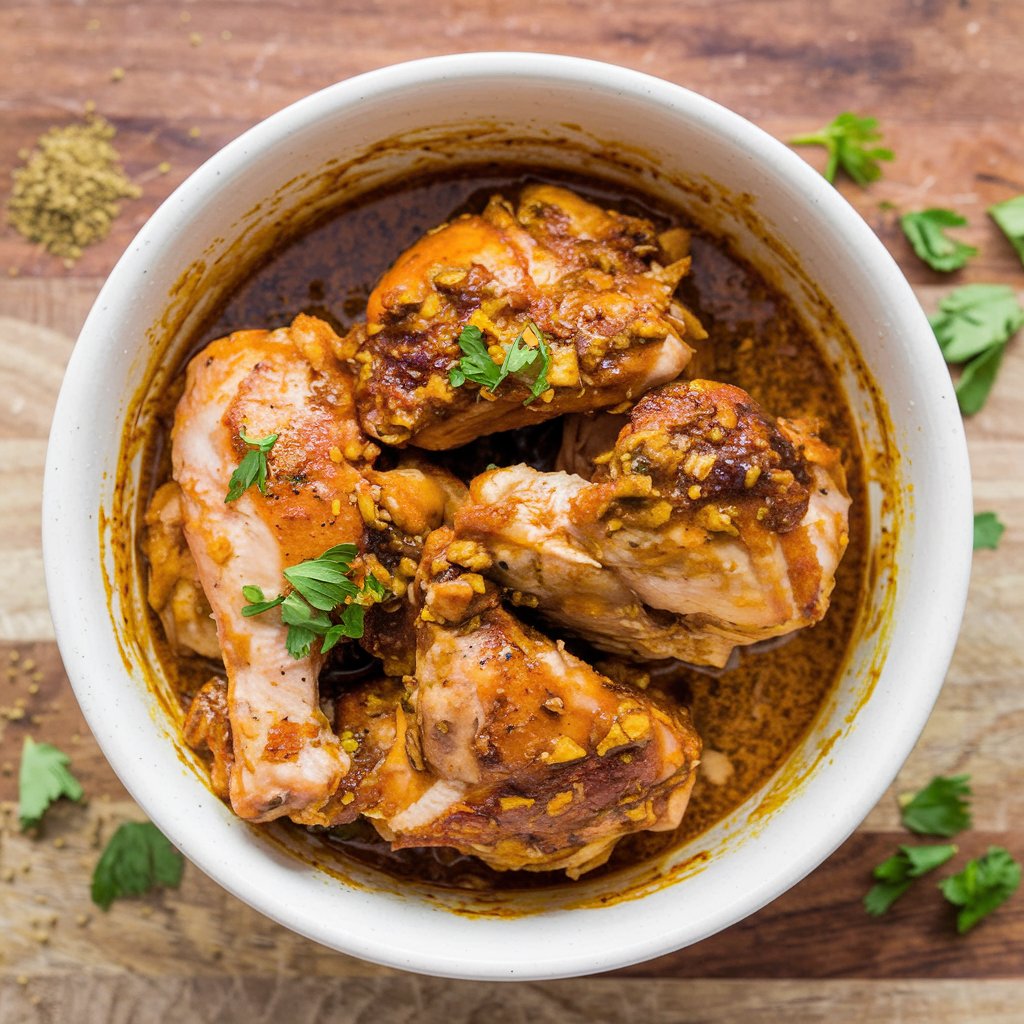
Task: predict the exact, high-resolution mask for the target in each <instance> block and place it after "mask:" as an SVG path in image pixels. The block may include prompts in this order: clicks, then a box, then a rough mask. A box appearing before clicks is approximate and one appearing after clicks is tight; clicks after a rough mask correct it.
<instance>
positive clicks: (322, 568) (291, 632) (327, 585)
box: [242, 544, 390, 658]
mask: <svg viewBox="0 0 1024 1024" xmlns="http://www.w3.org/2000/svg"><path fill="white" fill-rule="evenodd" d="M358 553H359V549H358V548H357V547H356V546H355V544H335V546H334V547H332V548H328V550H327V551H325V552H324V553H323V554H322V555H320V556H319V557H317V558H310V559H307V560H306V561H305V562H299V564H298V565H292V566H289V567H288V568H287V569H285V570H284V577H285V579H286V580H287V581H288V582H289V583H290V584H291V585H292V588H293V589H292V590H291V592H290V593H288V594H287V595H285V594H281V595H278V596H277V597H275V598H274V599H273V600H272V601H268V600H266V599H265V597H264V594H263V591H262V590H261V589H260V588H259V587H256V586H251V585H250V586H245V587H242V596H243V597H244V598H245V599H246V600H247V601H249V602H252V603H250V604H248V605H246V606H245V607H244V608H243V609H242V614H243V615H245V616H250V615H260V614H262V613H263V612H266V611H269V610H270V609H271V608H276V607H277V606H278V605H280V606H281V621H282V622H283V623H284V624H285V625H286V626H287V627H288V634H287V636H286V638H285V648H286V650H287V651H288V653H289V654H290V655H291V656H292V657H293V658H308V657H309V652H310V651H311V650H312V649H313V642H314V641H315V640H316V638H317V637H321V638H322V643H321V647H320V650H321V653H323V654H326V653H327V652H328V651H329V650H330V649H331V648H332V647H334V646H335V645H336V644H337V643H338V641H339V640H340V639H341V638H342V637H350V638H352V639H358V638H359V637H361V636H362V635H363V619H364V616H365V612H366V607H365V606H366V605H368V604H373V603H374V602H376V601H383V600H384V599H385V598H386V597H388V596H389V594H390V591H389V590H388V589H387V587H385V586H384V584H383V583H381V582H380V580H378V579H377V578H376V577H375V576H373V575H370V574H367V576H366V579H365V580H364V581H363V585H362V588H360V587H357V586H356V584H355V583H353V582H352V580H351V579H349V573H350V572H351V571H352V561H353V559H354V558H355V557H356V555H357V554H358ZM338 609H340V610H341V622H340V623H335V622H334V621H333V620H332V619H331V617H330V615H329V614H328V613H330V612H334V611H337V610H338Z"/></svg>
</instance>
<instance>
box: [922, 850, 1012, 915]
mask: <svg viewBox="0 0 1024 1024" xmlns="http://www.w3.org/2000/svg"><path fill="white" fill-rule="evenodd" d="M1020 875H1021V868H1020V864H1019V863H1018V862H1017V861H1015V860H1014V859H1013V857H1011V856H1010V854H1009V852H1008V851H1007V850H1004V849H1003V848H1002V847H1001V846H990V847H989V849H988V853H986V854H985V855H984V856H982V857H978V858H977V859H975V860H969V861H968V862H967V864H966V865H965V866H964V869H963V871H960V872H959V873H957V874H955V875H952V876H950V877H949V878H944V879H943V880H942V881H941V882H940V883H939V889H940V890H941V891H942V895H943V896H945V897H946V899H947V900H948V901H949V902H950V903H952V904H953V906H955V907H959V908H960V910H959V911H958V913H957V915H956V930H957V931H958V932H959V933H960V934H961V935H963V934H964V933H965V932H969V931H970V930H971V929H972V928H973V927H974V926H975V925H976V924H977V923H978V922H979V921H980V920H981V919H982V918H983V917H986V916H987V915H988V914H991V913H992V911H993V910H995V909H996V908H997V907H1000V906H1002V905H1003V904H1004V903H1005V902H1006V901H1007V900H1008V899H1009V898H1010V897H1011V896H1012V895H1013V894H1014V893H1015V892H1016V891H1017V889H1018V887H1019V886H1020Z"/></svg>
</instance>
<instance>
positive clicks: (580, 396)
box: [341, 185, 704, 449]
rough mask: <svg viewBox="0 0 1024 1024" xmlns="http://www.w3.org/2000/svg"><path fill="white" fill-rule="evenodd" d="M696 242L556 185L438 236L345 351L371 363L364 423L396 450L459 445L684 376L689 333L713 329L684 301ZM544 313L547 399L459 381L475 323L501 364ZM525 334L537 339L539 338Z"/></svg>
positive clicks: (532, 189)
mask: <svg viewBox="0 0 1024 1024" xmlns="http://www.w3.org/2000/svg"><path fill="white" fill-rule="evenodd" d="M686 241H687V240H686V237H685V233H683V232H681V231H679V230H675V231H668V232H664V233H662V235H660V236H659V235H657V234H656V232H655V230H654V227H653V225H652V224H651V223H650V222H648V221H646V220H642V219H639V218H635V217H627V216H624V215H623V214H620V213H615V212H614V211H606V210H602V209H601V208H600V207H597V206H595V205H593V204H592V203H588V202H586V201H585V200H583V199H581V198H580V197H579V196H577V195H576V194H575V193H573V192H570V191H569V190H567V189H563V188H556V187H554V186H551V185H533V186H529V187H527V188H525V189H524V190H523V192H522V195H521V197H520V199H519V203H518V205H517V206H516V207H515V208H513V206H512V205H511V204H510V203H509V202H508V201H507V200H505V199H503V198H501V197H499V196H496V197H494V198H493V199H492V200H491V202H490V203H489V204H488V206H487V208H486V210H484V212H483V213H482V214H481V215H480V216H469V215H467V216H463V217H460V218H458V219H456V220H454V221H452V222H451V223H449V224H447V225H444V226H443V227H441V228H439V229H437V230H436V231H432V232H430V233H428V234H427V235H425V236H424V237H423V238H422V239H421V240H420V241H419V242H417V243H416V244H415V245H413V246H412V248H410V249H408V250H407V251H406V252H404V253H403V254H402V255H401V256H399V258H398V259H397V260H396V261H395V263H394V265H393V266H392V267H391V269H390V270H388V272H387V273H386V274H385V275H384V276H383V278H381V280H380V282H379V283H378V285H377V287H376V288H375V289H374V290H373V292H372V294H371V295H370V300H369V304H368V306H367V312H366V323H365V324H360V325H358V326H357V327H356V328H354V329H353V331H352V332H351V334H350V335H349V336H348V338H347V339H346V342H345V346H344V348H343V349H342V350H341V351H342V352H343V354H345V355H351V356H353V357H354V359H355V364H356V365H357V366H358V368H359V378H358V387H357V403H358V407H359V414H360V417H361V420H362V423H363V426H364V428H365V429H366V431H367V433H368V434H370V435H371V436H373V437H375V438H376V439H378V440H380V441H383V442H385V443H387V444H393V445H401V444H405V443H407V442H411V443H412V444H415V445H418V446H419V447H421V448H431V449H441V448H454V447H456V446H458V445H461V444H465V443H467V442H468V441H472V440H473V439H474V438H476V437H480V436H481V435H484V434H490V433H494V432H495V431H499V430H510V429H512V428H514V427H519V426H523V425H525V424H529V423H537V422H540V421H541V420H545V419H550V418H552V417H554V416H560V415H562V414H563V413H567V412H574V411H579V410H587V409H599V408H604V407H607V406H612V405H616V404H617V403H620V402H622V401H626V400H630V399H635V398H637V397H639V395H641V394H642V393H643V392H644V391H645V390H647V389H648V388H650V387H653V386H655V385H657V384H661V383H663V382H665V381H668V380H672V379H674V378H675V377H676V376H678V374H679V372H680V371H681V370H682V369H683V367H684V366H685V365H686V364H687V362H688V361H689V359H690V356H691V354H692V351H691V349H690V347H689V346H688V345H687V344H686V342H685V341H684V340H683V336H684V335H685V334H687V333H688V334H689V335H690V336H692V337H697V338H700V337H704V334H703V331H702V329H701V327H700V325H699V324H698V323H697V321H696V320H695V318H694V317H693V316H692V315H691V314H689V313H688V312H687V311H686V310H685V309H684V308H683V307H682V306H680V305H679V304H678V303H676V302H674V301H673V299H672V296H673V292H674V291H675V288H676V285H677V284H678V283H679V280H680V278H681V277H682V276H683V275H684V274H685V273H686V272H687V270H688V268H689V258H688V257H687V256H685V254H684V252H685V247H686ZM531 321H532V322H533V323H534V324H536V325H537V326H538V327H539V328H540V329H541V330H542V331H543V332H544V334H545V336H546V338H547V339H548V342H549V344H550V347H551V366H550V369H549V371H548V383H549V385H550V387H549V390H548V391H546V392H545V393H544V394H542V395H541V396H540V398H539V400H537V401H534V402H532V403H531V404H529V405H524V400H525V399H527V398H528V397H529V395H530V389H529V387H528V386H527V382H525V381H523V380H518V379H516V378H515V377H509V378H508V379H507V380H505V381H504V382H503V383H502V384H501V385H500V386H499V387H498V388H497V389H496V390H495V393H491V392H490V391H488V390H486V389H483V390H482V389H481V388H480V386H479V385H478V384H475V383H472V382H470V381H467V382H466V383H465V384H464V385H462V386H461V387H457V388H456V387H452V385H451V383H450V381H449V372H450V371H451V369H452V368H453V367H454V366H455V365H456V364H457V363H458V362H459V360H460V358H461V356H462V352H461V350H460V348H459V344H458V337H459V334H460V332H461V330H462V328H463V327H465V326H466V325H473V326H476V327H478V328H479V329H480V330H481V331H482V332H483V335H484V339H485V344H486V345H488V347H489V349H490V353H491V356H492V358H493V359H494V360H495V361H496V362H497V363H500V362H501V360H502V358H503V357H504V354H505V352H506V351H507V350H508V349H509V347H510V346H511V345H512V343H513V342H514V341H515V339H516V338H517V337H518V336H519V335H521V334H523V332H524V330H526V328H527V326H528V324H529V323H530V322H531ZM525 340H526V342H527V343H528V344H530V345H532V346H534V347H535V346H536V339H535V338H534V336H533V334H532V332H530V331H526V334H525Z"/></svg>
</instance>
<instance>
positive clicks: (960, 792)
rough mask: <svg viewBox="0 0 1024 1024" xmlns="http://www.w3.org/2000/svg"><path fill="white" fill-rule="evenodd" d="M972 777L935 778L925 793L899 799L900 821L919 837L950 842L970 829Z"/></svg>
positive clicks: (925, 788)
mask: <svg viewBox="0 0 1024 1024" xmlns="http://www.w3.org/2000/svg"><path fill="white" fill-rule="evenodd" d="M970 800H971V787H970V776H969V775H953V776H952V777H950V778H945V777H943V776H942V775H936V776H935V778H933V779H932V781H931V782H929V783H928V785H927V786H925V787H924V789H922V790H920V791H919V792H917V793H915V794H914V795H913V796H910V797H901V798H900V820H901V821H902V822H903V825H904V826H905V827H906V828H908V829H910V831H911V832H916V833H917V834H918V835H920V836H942V837H943V838H946V839H948V838H949V837H950V836H955V835H956V834H957V833H958V832H963V831H964V829H968V828H970V827H971V810H970Z"/></svg>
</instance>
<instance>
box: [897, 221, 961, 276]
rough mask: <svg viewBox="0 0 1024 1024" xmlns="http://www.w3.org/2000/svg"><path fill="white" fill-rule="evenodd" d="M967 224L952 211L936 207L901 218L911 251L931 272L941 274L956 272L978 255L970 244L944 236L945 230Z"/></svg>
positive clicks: (901, 225)
mask: <svg viewBox="0 0 1024 1024" xmlns="http://www.w3.org/2000/svg"><path fill="white" fill-rule="evenodd" d="M966 223H967V218H966V217H962V216H961V215H960V214H959V213H956V212H955V211H954V210H945V209H942V208H939V207H933V208H931V209H928V210H919V211H917V212H916V213H905V214H904V215H903V216H902V217H900V227H901V228H903V234H905V235H906V236H907V240H908V241H909V242H910V244H911V245H912V246H913V248H914V252H916V253H917V255H918V256H919V257H920V258H921V259H922V260H924V262H925V263H927V264H928V266H929V267H931V268H932V270H938V271H941V272H943V273H949V272H950V271H953V270H959V269H960V268H961V267H963V266H964V264H966V263H967V261H968V260H969V259H971V258H973V257H974V256H977V255H978V250H977V249H976V248H975V247H974V246H973V245H967V244H966V243H964V242H961V241H959V240H958V239H956V238H950V237H949V236H948V235H947V234H946V228H959V227H963V226H964V225H965V224H966Z"/></svg>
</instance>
